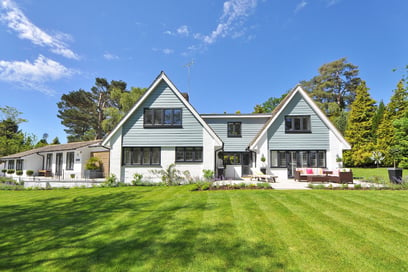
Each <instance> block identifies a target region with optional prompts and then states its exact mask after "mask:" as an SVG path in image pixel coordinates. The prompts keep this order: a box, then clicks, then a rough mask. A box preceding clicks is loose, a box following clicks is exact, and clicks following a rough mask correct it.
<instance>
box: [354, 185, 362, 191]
mask: <svg viewBox="0 0 408 272" xmlns="http://www.w3.org/2000/svg"><path fill="white" fill-rule="evenodd" d="M361 188H363V187H362V186H361V184H354V189H356V190H360V189H361Z"/></svg>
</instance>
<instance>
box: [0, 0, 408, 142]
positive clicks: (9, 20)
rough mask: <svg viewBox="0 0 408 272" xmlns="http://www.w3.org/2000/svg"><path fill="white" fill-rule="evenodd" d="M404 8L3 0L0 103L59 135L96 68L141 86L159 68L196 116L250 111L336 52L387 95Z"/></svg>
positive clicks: (30, 126)
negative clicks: (70, 96)
mask: <svg viewBox="0 0 408 272" xmlns="http://www.w3.org/2000/svg"><path fill="white" fill-rule="evenodd" d="M406 14H408V1H406V0H390V1H379V0H370V1H363V0H360V1H351V0H285V1H278V0H217V1H216V0H208V1H194V0H193V1H192V0H177V1H167V0H162V1H159V0H151V1H133V0H121V1H108V0H87V1H83V0H70V1H67V0H59V1H55V0H14V1H12V0H0V97H1V99H0V106H1V107H4V106H6V105H7V106H11V107H15V108H17V109H18V110H19V111H21V112H23V115H22V117H23V118H25V119H27V120H28V122H27V123H24V124H22V125H21V128H22V130H23V131H24V132H27V133H33V134H35V135H36V136H37V137H38V138H39V139H40V138H41V137H42V135H43V133H48V134H49V140H52V139H53V138H54V137H56V136H57V137H59V139H60V141H61V142H66V135H65V132H64V127H63V126H62V125H61V124H60V121H61V120H60V119H58V118H57V111H58V108H57V106H56V103H57V102H59V101H60V98H61V95H62V94H64V93H68V92H69V91H73V90H78V89H80V88H82V89H85V90H89V89H90V88H91V87H92V86H93V83H94V81H95V77H104V78H107V79H108V80H109V81H110V80H123V81H125V82H127V83H128V86H129V87H130V86H135V87H148V86H149V85H150V83H151V82H152V81H153V80H154V79H155V77H156V76H157V75H158V74H159V73H160V71H162V70H163V71H165V72H166V74H167V75H168V76H169V78H170V79H171V80H172V81H173V82H174V84H175V85H176V86H177V87H178V89H180V90H181V91H188V92H189V94H190V101H191V103H192V105H193V106H194V107H195V108H196V109H197V110H198V112H199V113H223V112H228V113H233V112H236V111H237V110H240V111H241V112H242V113H247V112H251V111H252V110H253V107H254V106H255V105H256V104H259V103H262V102H264V101H265V100H267V99H268V98H269V97H272V96H274V97H279V96H280V95H281V94H282V93H283V92H285V91H287V90H289V89H291V88H292V87H294V86H295V85H296V84H297V83H298V82H299V81H301V80H308V79H310V78H312V77H313V76H315V75H317V73H318V72H317V70H318V68H319V67H320V66H321V65H322V64H324V63H328V62H331V61H333V60H336V59H339V58H341V57H347V59H348V61H349V62H351V63H353V64H355V65H358V66H359V69H360V76H361V78H362V79H364V80H366V82H367V85H368V87H369V88H370V89H371V90H370V92H371V95H372V97H373V98H374V99H376V100H377V101H379V100H381V99H383V100H384V101H385V102H388V100H389V97H390V96H391V94H392V91H393V89H394V88H395V86H396V84H397V82H398V80H399V79H400V78H401V77H402V75H403V74H404V73H405V71H404V69H403V68H404V67H405V65H407V64H408V35H407V19H406ZM191 61H193V62H194V63H193V64H192V65H191V67H190V84H189V83H188V82H189V80H188V69H187V67H186V64H188V63H190V62H191ZM394 68H399V70H398V71H397V72H392V69H394Z"/></svg>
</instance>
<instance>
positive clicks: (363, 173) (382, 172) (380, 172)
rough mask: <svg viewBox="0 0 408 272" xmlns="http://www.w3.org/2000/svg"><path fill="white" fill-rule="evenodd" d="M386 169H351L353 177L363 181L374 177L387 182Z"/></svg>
mask: <svg viewBox="0 0 408 272" xmlns="http://www.w3.org/2000/svg"><path fill="white" fill-rule="evenodd" d="M387 169H388V168H352V170H353V176H354V177H359V178H360V177H362V178H364V179H373V178H374V177H378V178H380V179H383V180H388V170H387ZM404 172H405V171H404ZM404 174H405V173H404Z"/></svg>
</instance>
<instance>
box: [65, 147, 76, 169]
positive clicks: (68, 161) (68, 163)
mask: <svg viewBox="0 0 408 272" xmlns="http://www.w3.org/2000/svg"><path fill="white" fill-rule="evenodd" d="M74 164H75V152H73V151H72V152H67V154H66V155H65V170H74Z"/></svg>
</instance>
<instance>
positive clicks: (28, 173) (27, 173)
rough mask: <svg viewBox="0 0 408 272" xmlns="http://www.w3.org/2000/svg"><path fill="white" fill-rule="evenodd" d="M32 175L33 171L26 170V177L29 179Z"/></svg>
mask: <svg viewBox="0 0 408 272" xmlns="http://www.w3.org/2000/svg"><path fill="white" fill-rule="evenodd" d="M33 174H34V171H33V170H27V171H26V175H27V176H29V177H31V176H32V175H33Z"/></svg>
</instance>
